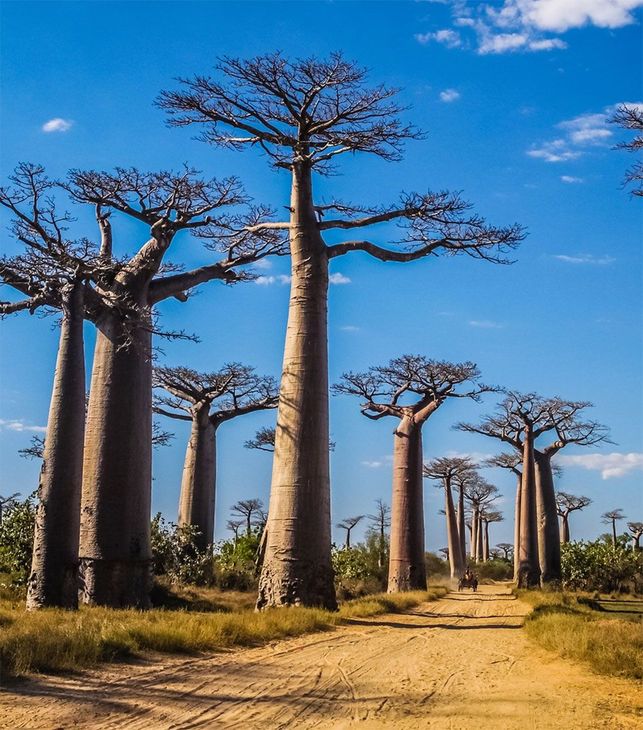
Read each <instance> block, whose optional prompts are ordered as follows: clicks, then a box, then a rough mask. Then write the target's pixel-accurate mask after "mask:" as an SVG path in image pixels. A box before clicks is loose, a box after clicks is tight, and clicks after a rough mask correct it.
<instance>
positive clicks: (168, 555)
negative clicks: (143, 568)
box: [151, 512, 214, 585]
mask: <svg viewBox="0 0 643 730" xmlns="http://www.w3.org/2000/svg"><path fill="white" fill-rule="evenodd" d="M197 535H198V530H197V529H196V528H195V527H193V526H190V525H183V526H179V525H175V524H174V523H173V522H166V520H165V519H163V517H161V514H160V512H159V513H158V514H157V515H156V516H155V517H154V518H153V519H152V526H151V538H152V565H153V570H154V575H159V576H160V575H163V576H166V577H167V578H168V580H169V581H170V582H171V583H182V584H187V585H192V584H193V585H209V584H210V583H212V580H213V570H214V566H213V556H212V549H211V548H208V549H206V550H200V549H199V548H198V547H197V546H196V544H195V538H196V537H197Z"/></svg>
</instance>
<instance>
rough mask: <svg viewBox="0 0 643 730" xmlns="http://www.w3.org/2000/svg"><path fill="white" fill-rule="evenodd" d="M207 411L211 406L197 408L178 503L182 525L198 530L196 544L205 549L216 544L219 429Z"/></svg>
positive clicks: (180, 523) (186, 453)
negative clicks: (215, 504)
mask: <svg viewBox="0 0 643 730" xmlns="http://www.w3.org/2000/svg"><path fill="white" fill-rule="evenodd" d="M208 411H209V408H208V405H205V406H203V407H201V408H198V407H197V408H195V409H194V413H193V417H192V432H191V434H190V440H189V441H188V446H187V450H186V452H185V462H184V465H183V477H182V479H181V496H180V500H179V525H184V526H185V525H190V526H193V527H195V528H196V529H197V530H198V535H197V536H196V538H195V544H196V545H197V546H198V547H199V548H200V549H202V550H204V549H205V548H206V547H207V546H208V545H211V544H212V542H213V541H214V501H215V492H216V430H215V428H214V425H213V424H212V421H211V419H210V417H209V412H208Z"/></svg>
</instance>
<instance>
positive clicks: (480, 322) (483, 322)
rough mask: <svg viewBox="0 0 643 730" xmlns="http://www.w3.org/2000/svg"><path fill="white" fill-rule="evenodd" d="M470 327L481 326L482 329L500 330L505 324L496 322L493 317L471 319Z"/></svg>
mask: <svg viewBox="0 0 643 730" xmlns="http://www.w3.org/2000/svg"><path fill="white" fill-rule="evenodd" d="M469 327H479V328H480V329H488V330H500V329H502V328H503V327H504V324H501V323H500V322H494V321H493V320H491V319H470V320H469Z"/></svg>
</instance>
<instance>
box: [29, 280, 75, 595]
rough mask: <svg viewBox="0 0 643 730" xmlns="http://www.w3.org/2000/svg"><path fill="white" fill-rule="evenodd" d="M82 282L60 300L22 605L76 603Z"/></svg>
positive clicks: (71, 287)
mask: <svg viewBox="0 0 643 730" xmlns="http://www.w3.org/2000/svg"><path fill="white" fill-rule="evenodd" d="M83 294H84V283H83V282H82V281H76V282H75V283H74V284H73V285H72V286H70V288H69V291H68V292H67V293H66V297H65V301H64V302H63V316H62V324H61V329H60V340H59V345H58V358H57V361H56V371H55V375H54V384H53V390H52V394H51V404H50V407H49V418H48V420H47V434H46V438H45V445H44V453H43V463H42V469H41V472H40V485H39V490H38V496H39V505H38V511H37V513H36V525H35V534H34V546H33V559H32V563H31V574H30V576H29V583H28V588H27V608H29V609H35V608H43V607H45V606H59V607H61V608H77V606H78V535H79V525H80V494H81V488H82V474H83V433H84V430H85V359H84V347H83V320H84V316H83V315H84V311H83Z"/></svg>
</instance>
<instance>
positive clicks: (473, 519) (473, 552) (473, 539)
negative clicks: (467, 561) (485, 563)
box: [470, 504, 479, 561]
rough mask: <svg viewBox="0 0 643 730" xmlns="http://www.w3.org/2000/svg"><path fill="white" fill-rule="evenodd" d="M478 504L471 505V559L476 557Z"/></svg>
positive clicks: (475, 559)
mask: <svg viewBox="0 0 643 730" xmlns="http://www.w3.org/2000/svg"><path fill="white" fill-rule="evenodd" d="M478 514H479V512H478V505H476V504H474V505H473V511H472V514H471V553H470V554H471V560H474V561H477V559H478Z"/></svg>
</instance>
